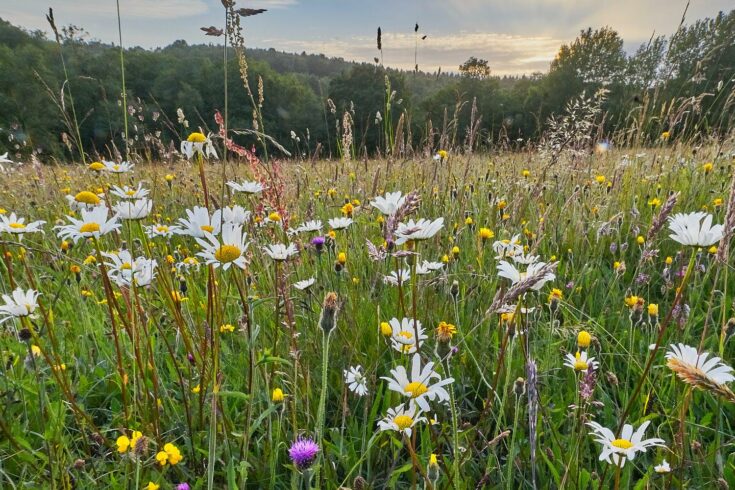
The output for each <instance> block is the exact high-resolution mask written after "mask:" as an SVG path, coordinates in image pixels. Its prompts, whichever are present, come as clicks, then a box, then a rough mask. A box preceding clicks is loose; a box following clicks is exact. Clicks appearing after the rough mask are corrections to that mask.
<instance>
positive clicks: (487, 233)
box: [478, 228, 495, 241]
mask: <svg viewBox="0 0 735 490" xmlns="http://www.w3.org/2000/svg"><path fill="white" fill-rule="evenodd" d="M478 235H479V236H480V239H481V240H483V241H485V240H490V239H491V238H494V237H495V233H493V231H492V230H491V229H490V228H480V231H479V233H478Z"/></svg>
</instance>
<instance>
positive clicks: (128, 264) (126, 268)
mask: <svg viewBox="0 0 735 490" xmlns="http://www.w3.org/2000/svg"><path fill="white" fill-rule="evenodd" d="M132 268H133V266H132V265H130V262H125V263H124V264H123V265H121V266H120V269H123V270H130V269H132Z"/></svg>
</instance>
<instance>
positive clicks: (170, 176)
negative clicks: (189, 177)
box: [163, 174, 176, 186]
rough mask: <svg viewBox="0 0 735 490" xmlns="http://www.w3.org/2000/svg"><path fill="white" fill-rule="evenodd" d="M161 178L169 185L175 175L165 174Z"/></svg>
mask: <svg viewBox="0 0 735 490" xmlns="http://www.w3.org/2000/svg"><path fill="white" fill-rule="evenodd" d="M163 178H164V180H166V183H167V184H168V185H169V186H170V185H171V182H173V181H174V179H175V178H176V177H175V176H174V175H173V174H166V175H165V176H164V177H163Z"/></svg>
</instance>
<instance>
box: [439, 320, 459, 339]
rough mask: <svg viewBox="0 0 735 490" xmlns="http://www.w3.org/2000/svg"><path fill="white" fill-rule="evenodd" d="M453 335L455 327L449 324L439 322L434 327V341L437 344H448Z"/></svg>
mask: <svg viewBox="0 0 735 490" xmlns="http://www.w3.org/2000/svg"><path fill="white" fill-rule="evenodd" d="M455 333H457V327H455V326H454V325H452V324H451V323H447V322H439V325H438V326H437V327H436V339H437V340H438V341H439V342H449V341H450V340H452V337H453V336H454V334H455Z"/></svg>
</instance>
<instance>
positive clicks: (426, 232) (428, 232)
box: [396, 218, 444, 245]
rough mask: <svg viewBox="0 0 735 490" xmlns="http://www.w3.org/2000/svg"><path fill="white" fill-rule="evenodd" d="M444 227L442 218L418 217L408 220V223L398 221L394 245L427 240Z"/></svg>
mask: <svg viewBox="0 0 735 490" xmlns="http://www.w3.org/2000/svg"><path fill="white" fill-rule="evenodd" d="M443 227H444V218H437V219H435V220H434V221H429V220H427V219H420V220H418V221H414V220H412V219H411V220H408V223H399V224H398V227H397V228H396V245H403V244H404V243H406V242H408V241H417V240H428V239H429V238H431V237H433V236H434V235H436V234H437V233H439V230H441V229H442V228H443Z"/></svg>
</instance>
